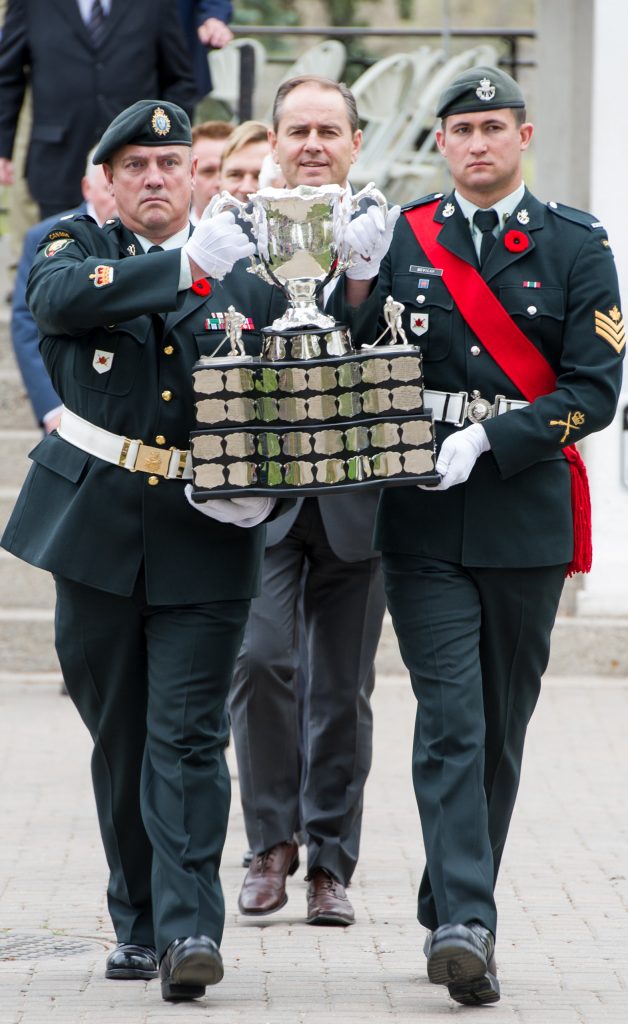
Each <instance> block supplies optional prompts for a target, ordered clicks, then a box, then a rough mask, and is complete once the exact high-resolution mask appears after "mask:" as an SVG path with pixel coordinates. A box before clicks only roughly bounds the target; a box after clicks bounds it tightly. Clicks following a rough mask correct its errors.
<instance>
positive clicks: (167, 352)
mask: <svg viewBox="0 0 628 1024" xmlns="http://www.w3.org/2000/svg"><path fill="white" fill-rule="evenodd" d="M107 268H108V269H107ZM179 271H180V250H179V249H175V250H172V251H170V252H155V253H149V254H144V253H143V252H142V249H141V246H140V244H139V242H138V241H137V239H136V238H135V236H134V235H133V234H132V233H131V232H130V231H128V230H127V229H126V228H125V227H124V226H123V225H122V224H121V223H120V221H119V220H115V221H112V222H109V223H108V224H107V225H106V226H105V227H104V228H103V230H101V229H100V228H99V227H98V226H97V225H96V223H95V222H94V221H93V220H92V219H91V218H89V217H88V216H86V215H84V216H78V217H73V216H71V217H70V218H66V219H64V220H62V221H60V222H59V223H58V224H57V225H56V226H55V228H53V230H52V231H50V232H49V234H48V236H47V237H46V238H45V239H44V241H43V242H42V245H41V246H40V249H39V252H38V256H37V257H36V260H35V264H34V266H33V270H32V273H31V276H30V280H29V285H28V293H27V298H28V301H29V304H30V307H31V310H32V312H33V315H34V317H35V319H36V321H37V323H38V326H39V329H40V332H41V333H42V336H43V337H42V342H41V352H42V357H43V360H44V364H45V366H46V368H47V370H48V372H49V374H50V377H51V379H52V383H53V385H54V387H55V389H56V391H57V392H58V394H59V395H60V396H61V398H62V400H63V402H64V403H65V405H66V406H67V408H68V409H70V410H71V411H72V412H74V413H76V414H77V415H79V416H82V417H83V418H84V419H86V420H89V421H90V422H91V423H93V424H95V425H96V426H99V427H103V428H104V429H106V430H109V431H112V432H113V433H115V434H120V435H123V436H125V437H128V438H132V439H141V440H142V441H143V442H144V443H145V444H149V445H152V446H155V447H162V448H165V449H168V448H170V447H174V448H180V449H187V448H189V435H190V431H191V430H192V429H194V427H195V425H196V423H195V410H194V395H193V389H192V367H193V365H194V363H195V362H196V360H197V359H198V358H199V356H202V355H211V354H212V353H213V352H214V350H215V348H216V335H215V332H213V331H212V330H211V329H210V321H211V316H210V314H211V308H210V301H209V300H211V302H212V303H213V305H214V306H216V305H218V306H220V307H221V308H222V309H225V310H226V309H227V308H228V306H229V305H231V304H233V305H234V306H235V307H236V308H238V309H240V310H245V309H248V310H253V309H254V310H255V313H254V317H255V321H256V322H257V323H268V322H270V319H271V318H272V316H273V310H272V308H271V305H272V298H273V289H272V288H270V287H269V286H268V285H266V284H264V283H263V282H261V281H258V280H257V279H256V278H254V277H252V276H251V275H250V274H246V272H245V271H244V270H242V271H241V272H239V273H232V274H230V275H229V280H228V283H225V285H221V284H219V283H217V282H208V285H209V287H210V289H211V293H210V295H209V296H207V295H205V294H199V292H198V291H194V289H188V290H185V291H178V290H177V289H178V282H179ZM205 290H206V289H205ZM252 333H254V332H252ZM247 340H248V341H249V344H250V345H251V347H252V349H253V350H255V349H256V348H258V347H259V342H258V341H257V340H256V339H255V338H253V337H251V338H250V339H247ZM30 457H31V459H32V460H33V465H32V467H31V469H30V472H29V474H28V476H27V479H26V481H25V484H24V487H23V489H22V491H21V494H20V496H19V498H18V502H17V505H16V507H15V509H14V511H13V513H12V515H11V518H10V520H9V523H8V525H7V528H6V530H5V533H4V536H3V538H2V545H3V547H5V548H7V549H8V550H9V551H12V552H13V553H14V554H15V555H17V556H18V557H20V558H23V559H24V560H25V561H27V562H30V563H32V564H33V565H37V566H40V567H41V568H43V569H48V570H50V571H51V572H53V573H57V574H59V575H61V576H64V577H67V578H69V579H72V580H76V581H78V582H80V583H84V584H87V585H89V586H93V587H96V588H98V589H102V590H106V591H109V592H111V593H114V594H122V595H128V594H130V593H131V592H132V590H133V585H134V583H135V580H136V578H137V574H138V571H139V569H140V567H141V566H142V564H143V566H144V570H145V574H146V588H147V596H148V600H149V602H150V603H151V604H171V603H172V604H185V603H195V602H200V601H210V600H230V599H239V598H246V597H250V596H253V595H254V594H255V593H256V592H257V590H258V584H259V575H260V567H261V561H262V555H263V549H264V535H265V527H264V526H258V527H254V528H253V529H242V528H241V527H237V526H233V525H230V524H223V523H219V522H216V521H214V520H212V519H210V518H208V517H207V516H204V515H202V514H201V513H200V512H199V511H198V510H196V509H194V508H192V507H191V506H190V505H189V504H188V502H187V501H186V498H185V495H184V481H182V480H167V479H164V478H162V477H152V478H151V477H149V476H148V475H147V474H146V473H143V472H129V471H128V470H125V469H123V468H121V467H118V466H115V465H111V464H110V463H108V462H105V461H103V460H101V459H99V458H95V457H94V456H92V455H89V454H87V453H86V452H85V451H83V450H82V449H80V448H78V447H76V446H74V445H72V444H70V443H69V442H67V441H65V440H64V439H62V438H61V437H59V436H58V435H57V434H56V433H53V434H50V435H48V436H47V437H46V438H44V440H43V441H41V442H40V444H38V445H37V447H36V448H35V449H34V450H33V451H32V452H31V453H30ZM151 480H152V483H151ZM155 481H157V482H155Z"/></svg>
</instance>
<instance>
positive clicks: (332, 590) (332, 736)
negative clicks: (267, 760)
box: [302, 506, 385, 885]
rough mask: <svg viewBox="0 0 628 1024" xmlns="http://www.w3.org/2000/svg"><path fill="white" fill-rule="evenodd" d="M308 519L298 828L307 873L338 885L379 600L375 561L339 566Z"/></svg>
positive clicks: (358, 783) (354, 813)
mask: <svg viewBox="0 0 628 1024" xmlns="http://www.w3.org/2000/svg"><path fill="white" fill-rule="evenodd" d="M312 514H313V517H314V520H313V522H312V523H311V529H310V532H309V533H308V573H307V577H306V580H305V594H304V616H305V623H306V629H307V639H308V650H309V658H310V662H309V688H308V692H307V696H306V705H305V717H306V721H307V730H306V733H307V749H306V755H305V756H306V775H305V779H304V783H303V798H302V807H303V824H304V828H305V831H306V833H307V843H308V870H309V871H310V872H311V871H312V870H313V869H314V868H317V867H323V868H326V869H327V870H328V871H329V872H331V874H332V875H334V877H335V878H336V879H337V880H338V881H340V882H341V883H342V884H343V885H346V884H347V883H348V882H349V880H350V879H351V876H352V874H353V871H354V869H355V865H356V863H357V859H358V853H359V845H360V833H361V825H362V809H363V795H364V785H365V783H366V779H367V776H368V773H369V770H370V767H371V758H372V732H373V718H372V712H371V705H370V697H371V693H372V690H373V685H374V681H375V670H374V660H375V654H376V651H377V645H378V643H379V637H380V633H381V627H382V619H383V615H384V610H385V600H384V591H383V580H382V576H381V565H380V560H379V558H372V559H365V560H364V561H359V562H342V561H340V559H338V557H337V556H336V555H335V554H334V552H333V551H332V549H331V548H330V547H329V544H328V542H327V539H326V536H325V532H324V527H323V524H322V521H321V519H320V513H319V512H318V509H317V507H316V506H314V508H313V509H312ZM316 517H317V521H315V520H316Z"/></svg>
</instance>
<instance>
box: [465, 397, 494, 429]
mask: <svg viewBox="0 0 628 1024" xmlns="http://www.w3.org/2000/svg"><path fill="white" fill-rule="evenodd" d="M471 395H472V397H471V401H470V402H469V404H468V405H467V418H468V419H470V420H471V422H472V423H482V422H483V421H484V420H488V419H490V417H491V416H493V415H494V406H493V403H492V402H489V400H488V398H482V396H481V395H480V393H479V391H475V392H472V393H471Z"/></svg>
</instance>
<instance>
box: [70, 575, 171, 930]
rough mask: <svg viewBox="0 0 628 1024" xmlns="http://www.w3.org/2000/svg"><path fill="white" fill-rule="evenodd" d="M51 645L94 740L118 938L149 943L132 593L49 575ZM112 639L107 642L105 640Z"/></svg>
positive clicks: (142, 683) (141, 720) (138, 652)
mask: <svg viewBox="0 0 628 1024" xmlns="http://www.w3.org/2000/svg"><path fill="white" fill-rule="evenodd" d="M55 582H56V587H57V607H56V620H55V621H56V647H57V653H58V656H59V662H60V664H61V670H62V672H63V678H64V680H65V683H66V686H67V689H68V693H69V695H70V697H71V699H72V701H73V702H74V704H75V705H76V707H77V709H78V711H79V714H80V715H81V718H82V719H83V722H84V723H85V725H86V726H87V728H88V729H89V732H90V734H91V736H92V739H93V741H94V749H93V754H92V778H93V785H94V794H95V798H96V809H97V812H98V821H99V825H100V832H101V836H102V841H103V846H104V849H105V855H106V858H107V864H108V866H109V872H110V876H109V885H108V888H107V898H108V905H109V913H110V914H111V919H112V922H113V926H114V929H115V933H116V937H117V939H118V941H119V942H136V943H140V944H143V945H153V944H154V931H153V919H152V902H151V866H152V850H151V846H150V843H149V840H148V837H147V835H146V831H145V828H144V824H143V821H142V816H141V811H140V774H141V766H142V757H143V754H144V746H145V743H146V701H147V685H146V648H145V642H144V626H143V620H142V616H141V611H140V608H139V607H138V603H137V597H132V598H124V597H118V596H116V595H112V594H107V593H105V592H104V591H100V590H95V589H93V588H92V587H86V586H83V585H82V584H79V583H74V582H72V581H70V580H66V579H62V578H59V577H57V578H56V580H55ZM112 637H113V638H115V641H112Z"/></svg>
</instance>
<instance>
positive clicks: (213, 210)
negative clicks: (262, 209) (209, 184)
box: [203, 192, 257, 226]
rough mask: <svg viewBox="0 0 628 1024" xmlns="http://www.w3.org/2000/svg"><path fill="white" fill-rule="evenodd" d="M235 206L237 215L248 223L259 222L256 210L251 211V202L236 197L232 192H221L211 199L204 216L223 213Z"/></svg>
mask: <svg viewBox="0 0 628 1024" xmlns="http://www.w3.org/2000/svg"><path fill="white" fill-rule="evenodd" d="M233 208H235V210H236V215H237V216H238V217H239V218H240V219H241V220H243V221H245V222H246V223H247V224H253V225H254V226H255V224H256V223H257V217H256V216H255V211H254V209H253V211H251V209H250V208H249V204H247V203H243V202H242V200H241V199H236V197H235V196H232V195H231V193H230V192H219V193H218V195H217V196H214V198H213V199H212V200H210V202H209V205H208V206H206V207H205V210H204V211H203V217H213V216H214V215H215V214H217V213H222V212H223V210H229V209H233Z"/></svg>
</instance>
